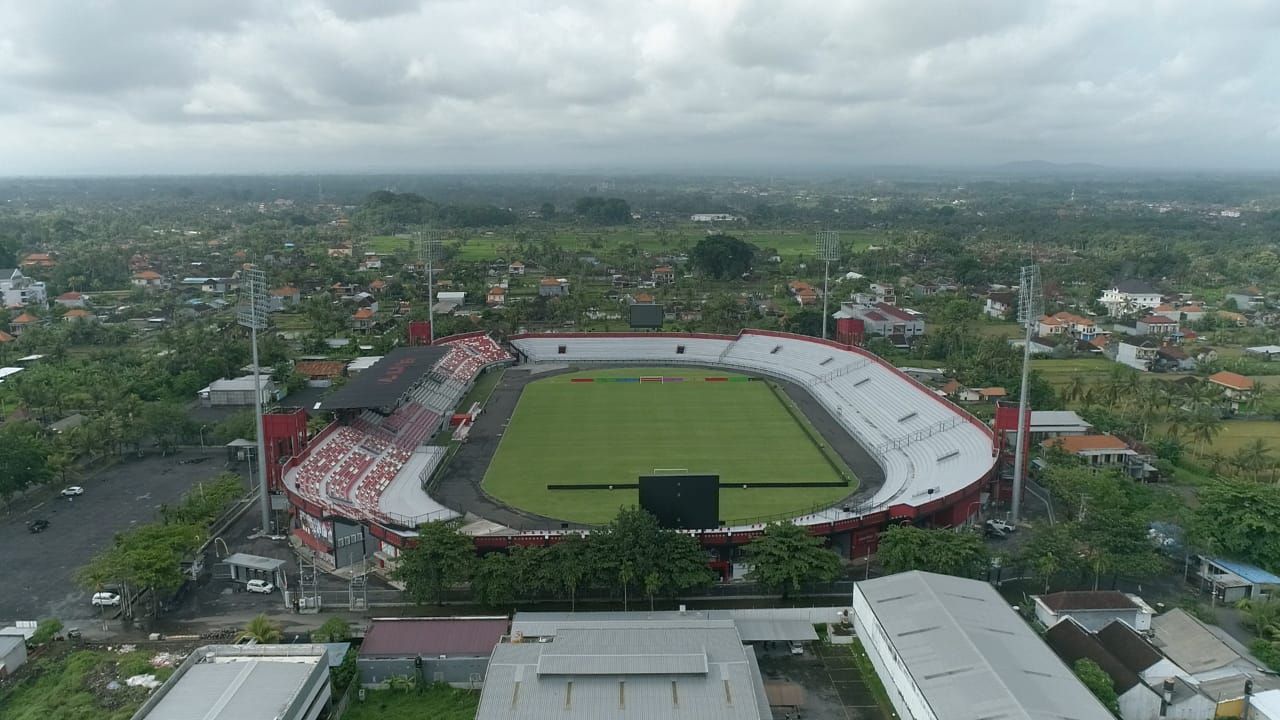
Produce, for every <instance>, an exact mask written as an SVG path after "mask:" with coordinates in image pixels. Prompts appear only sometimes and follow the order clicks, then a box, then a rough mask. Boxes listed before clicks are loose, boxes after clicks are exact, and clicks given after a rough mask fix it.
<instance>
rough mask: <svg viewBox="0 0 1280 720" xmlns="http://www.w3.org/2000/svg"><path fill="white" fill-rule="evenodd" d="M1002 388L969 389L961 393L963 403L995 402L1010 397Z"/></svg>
mask: <svg viewBox="0 0 1280 720" xmlns="http://www.w3.org/2000/svg"><path fill="white" fill-rule="evenodd" d="M1008 394H1009V393H1008V391H1007V390H1005V389H1004V388H1002V387H985V388H967V389H964V390H961V391H960V401H961V402H995V401H997V400H1003V399H1004V398H1005V397H1007V396H1008Z"/></svg>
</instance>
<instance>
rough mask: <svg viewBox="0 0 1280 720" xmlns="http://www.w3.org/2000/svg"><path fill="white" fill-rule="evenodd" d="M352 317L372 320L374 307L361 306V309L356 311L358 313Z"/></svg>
mask: <svg viewBox="0 0 1280 720" xmlns="http://www.w3.org/2000/svg"><path fill="white" fill-rule="evenodd" d="M351 317H353V318H355V319H356V320H372V319H373V308H360V309H359V310H357V311H356V314H355V315H352V316H351Z"/></svg>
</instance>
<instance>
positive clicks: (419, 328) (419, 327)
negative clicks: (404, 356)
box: [409, 320, 431, 347]
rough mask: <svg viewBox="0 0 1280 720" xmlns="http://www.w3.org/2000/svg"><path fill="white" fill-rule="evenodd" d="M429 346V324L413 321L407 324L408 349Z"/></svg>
mask: <svg viewBox="0 0 1280 720" xmlns="http://www.w3.org/2000/svg"><path fill="white" fill-rule="evenodd" d="M430 344H431V323H430V322H429V321H427V320H414V321H413V322H411V323H409V347H418V346H420V345H430Z"/></svg>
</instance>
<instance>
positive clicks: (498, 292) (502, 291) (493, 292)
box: [489, 285, 507, 295]
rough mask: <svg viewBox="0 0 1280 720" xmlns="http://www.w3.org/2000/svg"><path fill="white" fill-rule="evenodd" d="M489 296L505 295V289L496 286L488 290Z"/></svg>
mask: <svg viewBox="0 0 1280 720" xmlns="http://www.w3.org/2000/svg"><path fill="white" fill-rule="evenodd" d="M489 294H490V295H506V294H507V289H506V288H504V287H502V286H501V285H496V286H494V287H491V288H489Z"/></svg>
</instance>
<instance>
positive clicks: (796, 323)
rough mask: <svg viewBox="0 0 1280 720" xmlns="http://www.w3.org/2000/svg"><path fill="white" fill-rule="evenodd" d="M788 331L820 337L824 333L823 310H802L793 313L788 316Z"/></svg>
mask: <svg viewBox="0 0 1280 720" xmlns="http://www.w3.org/2000/svg"><path fill="white" fill-rule="evenodd" d="M787 332H793V333H796V334H797V335H809V336H811V337H820V336H821V335H822V312H821V311H819V310H801V311H800V312H798V313H796V314H794V315H792V316H791V317H789V318H787Z"/></svg>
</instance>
